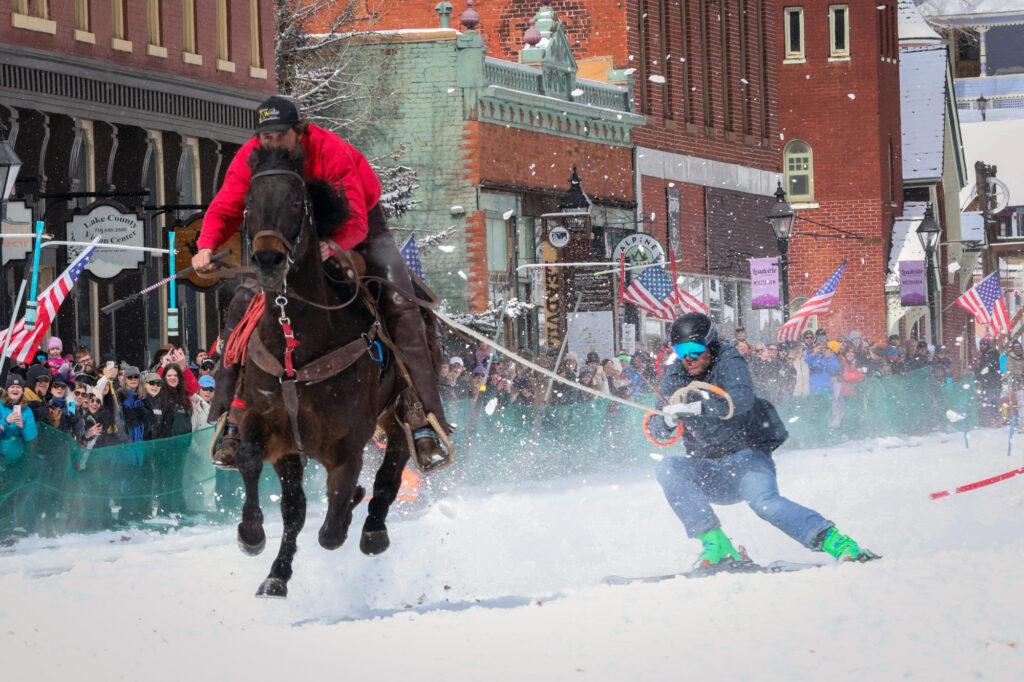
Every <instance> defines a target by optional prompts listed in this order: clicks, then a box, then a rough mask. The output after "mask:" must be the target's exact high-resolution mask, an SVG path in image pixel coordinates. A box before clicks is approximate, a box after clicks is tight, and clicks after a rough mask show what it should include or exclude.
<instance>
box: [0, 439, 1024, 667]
mask: <svg viewBox="0 0 1024 682" xmlns="http://www.w3.org/2000/svg"><path fill="white" fill-rule="evenodd" d="M970 442H971V449H970V450H965V449H964V447H963V439H962V436H961V435H960V434H936V435H932V436H928V437H920V438H877V439H871V440H865V441H860V442H857V443H852V444H848V445H846V446H843V447H840V448H831V449H822V450H803V451H788V452H787V451H783V452H781V453H778V454H777V456H776V461H777V463H778V469H779V481H780V488H781V490H782V493H783V494H784V495H787V496H789V497H791V498H792V499H794V500H795V501H798V502H801V503H804V504H807V505H809V506H811V507H814V508H817V509H819V510H820V511H821V512H822V513H823V514H825V515H826V516H827V517H829V518H831V519H833V520H834V521H835V522H836V523H837V525H838V526H839V528H840V529H841V530H842V531H843V532H846V533H849V534H851V535H853V536H854V537H855V538H856V539H858V540H859V541H860V542H861V543H862V544H864V545H865V546H868V547H870V548H871V549H873V550H875V551H876V552H878V553H880V554H883V555H884V557H885V558H884V559H883V560H882V561H878V562H874V563H870V564H864V565H841V566H835V567H832V566H830V567H825V568H821V569H815V570H808V571H802V572H799V573H791V574H781V575H720V576H716V577H713V578H707V579H700V580H687V579H685V578H679V579H675V580H667V581H664V582H661V583H656V584H644V583H634V584H630V585H625V586H610V585H606V584H604V583H603V581H602V579H603V578H604V577H605V576H608V575H622V576H644V575H659V574H664V573H672V572H677V571H681V570H685V569H686V568H688V567H689V565H690V564H691V563H692V562H693V560H694V558H695V557H696V554H697V553H698V551H699V545H698V544H697V543H696V542H695V541H692V540H688V539H687V538H686V537H685V534H684V532H683V530H682V527H681V525H680V524H679V522H678V521H677V520H676V518H675V516H674V515H673V514H672V512H671V511H670V510H669V508H668V505H667V504H666V503H665V501H664V499H663V497H662V494H661V490H660V488H659V487H658V485H657V483H656V482H655V481H654V479H653V472H652V470H651V469H650V468H640V469H636V470H633V471H630V472H627V473H625V474H622V475H618V476H610V475H604V476H598V477H594V476H591V477H587V478H583V477H574V478H568V479H563V480H559V481H551V482H544V483H530V484H524V485H521V486H514V485H510V486H508V487H506V488H503V489H500V490H482V489H464V490H461V491H456V494H449V495H448V496H446V497H444V498H441V499H438V500H437V501H435V502H433V503H432V504H431V505H430V506H429V507H427V508H426V510H425V511H423V512H420V513H417V514H415V515H409V516H407V517H405V518H400V517H397V516H395V517H393V518H392V519H391V522H390V523H389V529H390V532H391V539H392V545H391V548H390V549H389V550H388V551H387V552H386V553H385V554H383V555H381V556H379V557H373V558H370V557H365V556H363V555H362V554H361V553H360V552H359V549H358V536H359V530H360V528H361V524H362V521H363V518H364V517H365V513H366V511H365V510H366V505H365V503H364V504H363V505H361V508H360V509H359V510H358V511H357V513H356V518H355V520H354V522H353V526H352V530H351V532H350V534H349V540H348V542H347V543H346V544H345V546H343V547H342V548H341V549H340V550H337V551H335V552H327V551H325V550H323V549H321V548H320V547H319V545H317V542H316V532H317V529H318V527H319V523H320V521H321V520H322V511H321V510H320V509H319V508H315V507H314V508H311V510H310V514H309V516H308V518H307V522H306V526H305V529H304V530H303V532H302V535H301V536H300V539H299V543H300V544H299V553H298V555H297V556H296V560H295V577H294V578H293V579H292V581H291V583H290V585H289V590H290V596H289V598H288V599H287V600H286V601H281V600H260V599H256V598H254V597H253V593H254V592H255V590H256V587H257V586H258V585H259V583H260V581H261V580H262V579H263V578H264V577H265V575H266V572H267V571H268V570H269V568H270V564H271V562H272V560H273V557H274V555H275V554H276V551H277V547H278V542H279V539H280V533H281V523H280V520H279V517H278V513H277V510H276V508H274V509H270V510H267V518H268V520H269V521H268V523H267V532H268V543H267V550H266V551H264V553H263V554H262V555H260V556H259V557H257V558H255V559H253V558H249V557H245V556H243V555H242V554H241V553H240V552H239V550H238V549H237V547H236V546H235V539H234V528H232V527H229V528H223V527H219V528H210V527H203V528H185V529H180V530H176V531H172V532H170V533H168V534H165V535H161V534H155V533H145V532H141V531H139V532H132V533H129V534H127V540H125V538H124V534H121V533H106V534H99V535H90V536H69V537H65V538H60V539H57V540H52V539H40V538H30V539H27V540H24V541H22V542H21V543H19V544H18V545H17V546H16V547H15V548H14V549H13V550H9V551H7V552H6V553H4V554H0V671H2V674H3V679H5V680H6V679H11V680H28V679H32V680H61V681H62V682H66V681H67V680H68V679H75V680H113V679H126V680H143V679H144V680H165V679H166V680H172V679H173V680H180V679H183V678H184V679H188V680H190V681H191V680H208V679H209V680H218V682H226V680H231V679H239V678H241V677H243V676H246V677H249V678H251V679H271V678H272V677H275V676H276V677H279V678H282V679H283V676H286V675H289V676H294V675H296V674H297V673H299V674H301V675H302V677H303V678H305V679H309V678H311V676H313V675H332V679H341V678H342V677H344V678H352V677H353V676H364V675H367V674H373V675H375V676H378V677H379V678H380V679H385V680H389V679H395V678H398V677H399V676H402V677H403V678H406V679H416V680H506V679H507V680H523V679H538V680H561V679H570V678H572V679H600V680H633V679H641V680H681V679H686V677H687V676H688V675H693V676H700V677H701V678H709V677H714V678H725V679H737V680H739V679H751V680H793V679H800V680H804V679H807V680H818V679H841V680H845V679H851V680H865V679H872V680H888V679H896V678H903V677H914V678H920V679H926V680H964V679H969V678H976V679H987V680H1022V679H1024V568H1022V566H1024V533H1022V531H1021V522H1022V520H1024V477H1018V478H1015V479H1012V480H1009V481H1007V482H1004V483H1000V484H998V485H995V486H992V487H991V488H985V489H982V490H978V491H976V492H972V493H967V494H962V495H955V496H953V497H950V498H945V499H941V500H936V501H931V500H929V499H928V494H929V493H930V492H932V491H935V490H943V489H951V488H953V487H955V486H956V485H960V484H963V483H967V482H970V481H974V480H978V479H981V478H986V477H988V476H991V475H994V474H997V473H1001V472H1003V471H1007V470H1009V469H1011V468H1016V467H1020V466H1022V464H1024V454H1022V453H1021V450H1020V449H1018V452H1017V453H1016V454H1015V455H1014V456H1013V457H1007V456H1006V432H1005V430H1000V431H975V432H972V433H971V434H970ZM316 498H317V496H316V495H311V500H313V499H316ZM717 511H718V513H719V516H720V517H721V519H722V522H723V527H724V529H725V530H726V532H727V533H728V534H729V535H730V536H731V537H732V538H733V539H734V541H736V542H738V543H740V544H743V545H745V546H746V548H747V550H748V552H749V553H750V555H751V556H752V557H753V558H755V559H756V560H760V561H762V562H763V563H768V562H770V561H772V560H775V559H788V560H792V561H813V560H820V559H821V555H818V554H812V553H811V552H809V551H807V550H805V549H804V548H802V547H800V546H798V545H797V544H796V543H794V542H793V541H792V540H790V539H789V538H787V537H785V536H784V535H782V534H781V533H780V532H779V531H777V530H775V529H774V528H772V527H771V526H769V525H768V524H766V523H765V522H763V521H761V520H760V519H758V518H757V517H756V516H754V514H753V513H752V512H751V511H750V510H749V509H748V508H747V507H746V506H742V505H740V506H731V507H718V508H717Z"/></svg>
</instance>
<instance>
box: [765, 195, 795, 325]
mask: <svg viewBox="0 0 1024 682" xmlns="http://www.w3.org/2000/svg"><path fill="white" fill-rule="evenodd" d="M768 222H770V223H771V224H772V230H773V231H774V232H775V243H776V244H778V245H779V274H780V277H781V279H782V319H783V321H785V320H788V319H789V240H790V239H791V238H792V237H793V224H794V223H796V213H794V212H793V208H792V207H791V206H790V205H789V203H788V202H787V201H786V191H785V190H784V189H782V183H781V182H780V183H779V188H778V189H776V190H775V205H774V206H772V210H771V211H770V212H769V213H768Z"/></svg>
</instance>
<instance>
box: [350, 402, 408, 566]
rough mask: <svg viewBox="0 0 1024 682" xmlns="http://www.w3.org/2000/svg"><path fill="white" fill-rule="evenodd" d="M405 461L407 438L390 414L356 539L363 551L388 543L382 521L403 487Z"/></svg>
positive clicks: (374, 550) (381, 548)
mask: <svg viewBox="0 0 1024 682" xmlns="http://www.w3.org/2000/svg"><path fill="white" fill-rule="evenodd" d="M408 461H409V442H408V441H407V440H406V438H405V432H404V431H402V429H401V427H400V426H398V422H396V421H395V420H394V419H393V418H392V419H390V420H389V425H388V448H387V450H386V451H385V452H384V461H383V462H381V465H380V469H378V470H377V476H376V477H375V478H374V480H373V498H372V499H371V500H370V504H369V514H368V515H367V517H366V522H365V523H363V534H362V537H360V539H359V549H360V550H361V551H362V552H363V554H369V555H374V554H380V553H381V552H383V551H384V550H386V549H387V548H388V547H390V546H391V539H390V538H389V537H388V529H387V526H386V525H385V523H384V522H385V521H386V520H387V517H388V510H389V509H390V508H391V505H392V504H393V503H394V501H395V498H396V497H397V496H398V491H399V489H400V488H401V487H402V471H403V470H404V469H405V465H406V463H407V462H408Z"/></svg>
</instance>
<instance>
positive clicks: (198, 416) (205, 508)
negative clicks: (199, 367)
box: [182, 375, 217, 512]
mask: <svg viewBox="0 0 1024 682" xmlns="http://www.w3.org/2000/svg"><path fill="white" fill-rule="evenodd" d="M216 388H217V383H216V381H215V380H214V378H213V376H211V375H203V376H201V377H199V391H198V392H196V394H195V395H194V396H192V399H191V403H192V431H193V432H196V431H202V430H203V429H209V428H210V424H209V421H208V416H209V414H210V400H211V399H212V398H213V392H214V390H215V389H216ZM216 475H217V470H216V468H215V467H214V466H213V462H212V461H211V460H210V453H209V447H208V441H206V440H205V439H204V438H201V437H193V438H192V445H191V446H190V448H189V451H188V454H187V455H186V458H185V466H184V471H183V474H182V482H183V483H182V485H183V487H184V489H185V490H184V496H185V506H186V508H187V509H188V511H189V512H214V511H216V510H217V479H216Z"/></svg>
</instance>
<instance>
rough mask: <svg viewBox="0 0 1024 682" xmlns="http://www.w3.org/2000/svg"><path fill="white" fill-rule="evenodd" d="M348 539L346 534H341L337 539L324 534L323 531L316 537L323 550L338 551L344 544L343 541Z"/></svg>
mask: <svg viewBox="0 0 1024 682" xmlns="http://www.w3.org/2000/svg"><path fill="white" fill-rule="evenodd" d="M347 538H348V533H342V534H341V535H340V536H338V537H334V536H333V535H331V534H330V533H325V532H324V531H323V530H321V531H320V533H319V535H317V539H318V540H319V541H320V546H321V547H323V548H324V549H338V548H339V547H341V546H342V545H344V544H345V540H346V539H347Z"/></svg>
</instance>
